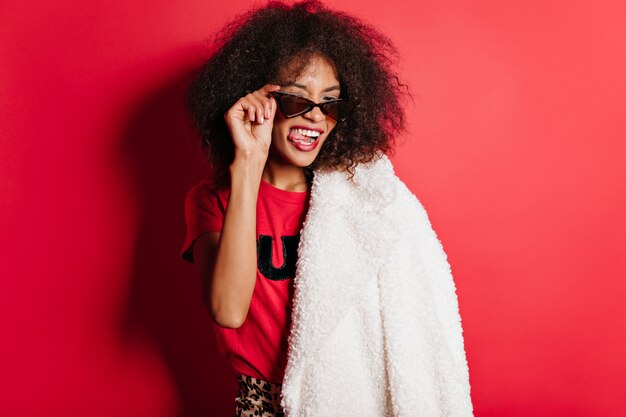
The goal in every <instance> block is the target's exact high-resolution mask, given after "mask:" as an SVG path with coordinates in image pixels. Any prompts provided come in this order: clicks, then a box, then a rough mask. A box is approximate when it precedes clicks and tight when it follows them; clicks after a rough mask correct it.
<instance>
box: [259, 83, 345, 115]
mask: <svg viewBox="0 0 626 417" xmlns="http://www.w3.org/2000/svg"><path fill="white" fill-rule="evenodd" d="M270 95H271V96H272V97H274V98H275V99H276V102H277V103H278V108H279V109H280V111H281V113H282V114H283V116H285V117H286V118H288V119H289V118H291V117H296V116H300V115H301V114H304V113H308V112H310V111H311V110H313V109H314V108H315V107H319V108H320V110H321V111H322V113H324V114H325V115H326V116H328V117H330V118H331V119H333V120H335V121H337V122H343V121H345V120H346V119H347V118H348V115H349V113H350V111H351V110H352V106H351V104H350V102H348V101H346V100H344V99H341V98H338V99H336V100H330V101H324V102H322V103H315V102H314V101H311V100H309V99H308V98H304V97H301V96H298V95H295V94H291V93H285V92H283V91H273V92H271V93H270Z"/></svg>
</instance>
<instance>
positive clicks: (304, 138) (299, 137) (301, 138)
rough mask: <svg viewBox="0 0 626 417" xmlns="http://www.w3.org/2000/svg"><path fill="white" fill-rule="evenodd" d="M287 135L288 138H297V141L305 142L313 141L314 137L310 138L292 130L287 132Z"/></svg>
mask: <svg viewBox="0 0 626 417" xmlns="http://www.w3.org/2000/svg"><path fill="white" fill-rule="evenodd" d="M288 137H289V139H290V140H299V141H302V142H306V143H309V142H315V138H310V137H308V136H305V135H301V134H300V133H297V132H293V131H291V132H289V135H288Z"/></svg>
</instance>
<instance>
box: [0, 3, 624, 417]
mask: <svg viewBox="0 0 626 417" xmlns="http://www.w3.org/2000/svg"><path fill="white" fill-rule="evenodd" d="M329 4H331V5H333V6H335V7H337V8H339V9H342V10H345V11H348V12H351V13H353V14H356V15H358V16H361V17H363V18H364V19H366V20H367V21H369V22H371V23H373V24H374V25H375V26H376V27H378V28H379V29H380V30H381V31H383V32H385V33H387V34H388V35H389V36H390V37H391V38H392V40H393V41H394V42H395V43H396V44H397V46H398V47H399V49H400V52H401V54H402V62H401V68H400V70H401V72H402V74H403V76H404V79H405V80H407V81H408V83H409V85H410V87H411V91H412V92H413V95H414V97H415V100H414V102H413V103H409V104H408V107H407V109H408V112H409V120H410V130H409V132H408V134H407V135H406V136H405V138H404V141H403V142H401V145H400V146H399V149H398V154H397V157H396V158H394V163H395V166H396V170H397V172H398V174H399V176H400V177H401V178H402V179H403V180H404V181H405V182H406V183H407V185H408V186H409V187H410V188H411V190H413V191H414V192H415V193H416V195H417V196H418V197H419V198H420V200H421V201H422V203H423V204H424V206H425V207H426V209H427V210H428V212H429V215H430V217H431V221H432V223H433V226H434V227H435V230H436V231H437V233H438V235H439V237H440V239H441V240H442V242H443V244H444V248H445V249H446V251H447V253H448V256H449V260H450V263H451V265H452V270H453V274H454V276H455V280H456V283H457V287H458V295H459V302H460V308H461V315H462V317H463V325H464V329H465V342H466V350H467V356H468V361H469V366H470V377H471V384H472V397H473V402H474V405H475V414H476V416H480V417H491V416H511V417H513V416H535V417H537V416H551V417H557V416H568V417H575V416H603V417H604V416H610V417H613V416H614V417H618V416H622V415H624V414H623V413H624V412H623V410H624V409H625V408H626V400H625V398H626V397H624V396H623V390H624V387H625V386H626V360H625V357H624V352H625V351H626V331H625V325H624V324H625V319H624V315H625V313H626V311H625V310H626V309H625V308H624V305H623V296H624V292H625V291H624V290H625V289H626V284H625V283H624V277H625V272H626V262H625V257H624V254H625V253H626V222H625V221H624V213H625V212H626V197H625V196H624V191H625V190H626V173H625V168H624V166H623V165H620V163H621V162H623V161H622V159H623V158H624V156H625V155H626V146H625V144H624V140H625V139H626V118H625V109H626V103H625V101H626V100H625V98H624V97H625V96H626V77H625V76H624V74H626V46H625V45H626V30H625V28H626V25H624V21H625V19H624V18H625V16H626V9H625V7H624V3H623V2H621V1H614V2H610V1H590V0H587V1H578V2H568V1H556V2H543V1H537V0H532V1H526V2H514V3H513V2H500V1H477V2H465V1H437V2H427V1H417V2H401V1H398V0H387V1H385V2H384V6H383V5H381V3H380V2H377V1H357V0H352V1H349V0H345V1H339V0H336V1H332V2H329ZM249 5H250V4H249V3H248V2H245V1H241V0H240V1H231V2H206V1H204V2H203V1H193V0H186V1H185V0H183V1H179V2H172V1H150V2H141V1H140V2H128V1H126V2H111V1H89V2H81V1H76V0H61V1H57V2H46V1H40V0H33V1H29V2H17V1H4V2H2V5H1V6H0V15H2V24H1V25H0V107H1V109H0V110H1V111H0V141H1V142H0V146H1V147H0V198H1V201H2V203H1V204H0V236H1V237H2V248H1V252H0V253H1V255H0V257H1V258H0V261H1V270H2V279H1V281H0V294H1V295H0V297H1V300H0V317H1V319H0V334H1V335H2V341H1V343H0V370H1V371H0V372H1V375H2V376H1V379H0V380H1V381H2V382H1V384H2V387H0V415H2V416H20V417H28V416H57V415H58V416H61V415H63V416H83V415H91V416H129V417H130V416H132V417H141V416H174V415H184V416H199V415H215V416H221V415H224V416H228V415H231V414H232V411H233V407H234V395H235V389H236V385H235V382H234V379H232V374H231V371H230V369H229V367H228V365H227V363H226V360H225V359H224V358H222V357H220V356H219V354H218V353H217V351H216V348H215V345H214V340H213V334H212V332H211V328H210V321H209V317H208V314H207V313H205V311H204V309H203V306H202V303H201V299H200V284H199V282H198V279H197V277H196V276H195V270H194V269H193V267H192V266H191V265H188V264H186V263H184V262H183V261H181V260H180V259H179V257H178V252H179V249H180V245H181V244H182V241H183V238H184V233H185V224H184V214H183V201H184V193H185V192H186V191H187V189H188V188H189V187H190V186H191V185H192V184H194V183H195V182H196V181H197V180H198V179H199V178H200V177H201V176H202V175H203V168H202V164H201V157H200V156H199V155H198V153H197V152H196V150H195V149H196V148H195V143H194V137H193V135H192V134H191V133H190V131H189V129H188V128H187V127H186V126H185V124H184V120H183V117H182V110H181V97H182V94H183V89H184V84H185V82H186V81H187V79H188V77H189V74H190V71H191V70H192V69H193V68H195V67H196V66H198V65H199V63H200V62H201V60H202V58H203V56H204V53H205V51H206V44H205V43H204V42H203V39H205V38H206V37H207V35H208V34H209V33H210V32H212V31H214V30H215V29H216V28H218V27H219V25H221V24H223V23H224V22H226V21H227V20H229V19H230V18H232V17H233V16H234V15H235V14H236V13H239V12H241V11H243V10H245V9H247V7H248V6H249Z"/></svg>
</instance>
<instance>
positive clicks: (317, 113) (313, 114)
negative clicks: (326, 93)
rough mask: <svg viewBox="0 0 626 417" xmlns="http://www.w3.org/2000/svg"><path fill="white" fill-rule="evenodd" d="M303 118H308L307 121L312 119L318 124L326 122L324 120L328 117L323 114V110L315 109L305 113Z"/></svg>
mask: <svg viewBox="0 0 626 417" xmlns="http://www.w3.org/2000/svg"><path fill="white" fill-rule="evenodd" d="M303 116H304V117H306V118H307V119H310V120H313V121H316V122H318V121H321V120H324V118H325V117H326V115H325V114H324V113H323V112H322V110H321V109H320V108H319V107H313V109H312V110H311V111H310V112H308V113H304V114H303Z"/></svg>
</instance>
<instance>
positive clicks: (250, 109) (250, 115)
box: [241, 98, 256, 122]
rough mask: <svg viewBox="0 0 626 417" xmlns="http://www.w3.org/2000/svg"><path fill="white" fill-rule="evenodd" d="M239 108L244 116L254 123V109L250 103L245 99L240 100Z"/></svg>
mask: <svg viewBox="0 0 626 417" xmlns="http://www.w3.org/2000/svg"><path fill="white" fill-rule="evenodd" d="M241 108H242V109H243V112H244V114H247V115H248V120H250V121H251V122H254V116H255V114H256V109H255V107H254V105H253V104H252V102H251V101H250V100H248V99H247V98H242V99H241Z"/></svg>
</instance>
